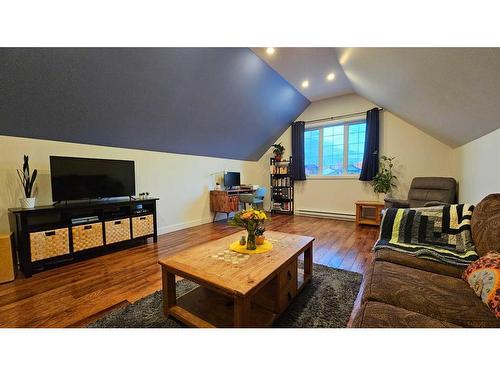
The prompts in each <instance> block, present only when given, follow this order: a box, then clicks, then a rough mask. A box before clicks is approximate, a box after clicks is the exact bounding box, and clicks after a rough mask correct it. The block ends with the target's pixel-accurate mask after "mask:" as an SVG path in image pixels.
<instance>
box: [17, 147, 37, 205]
mask: <svg viewBox="0 0 500 375" xmlns="http://www.w3.org/2000/svg"><path fill="white" fill-rule="evenodd" d="M37 174H38V171H37V170H36V169H35V170H33V173H32V174H31V175H30V165H29V157H28V155H24V162H23V170H22V171H21V170H19V169H17V176H18V177H19V181H21V185H22V187H23V191H24V198H21V199H20V201H21V207H22V208H33V207H35V198H34V197H32V194H33V185H34V184H35V180H36V176H37Z"/></svg>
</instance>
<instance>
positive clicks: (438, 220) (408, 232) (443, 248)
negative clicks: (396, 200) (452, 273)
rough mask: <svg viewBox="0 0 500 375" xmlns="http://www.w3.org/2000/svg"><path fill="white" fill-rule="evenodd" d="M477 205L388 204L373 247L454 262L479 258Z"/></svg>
mask: <svg viewBox="0 0 500 375" xmlns="http://www.w3.org/2000/svg"><path fill="white" fill-rule="evenodd" d="M473 210H474V206H472V205H469V204H458V205H457V204H454V205H450V206H437V207H425V208H389V209H387V210H386V212H385V215H384V217H383V219H382V224H381V228H380V237H379V239H378V241H377V243H376V244H375V246H374V247H373V249H374V250H378V249H387V248H389V249H392V250H395V251H400V252H403V253H407V254H411V255H414V256H417V257H419V258H426V259H431V260H435V261H438V262H441V263H448V264H453V265H460V266H464V265H468V264H470V263H471V262H472V261H474V260H476V259H478V258H479V257H478V255H477V253H476V250H475V248H474V243H473V242H472V235H471V226H470V221H471V217H472V211H473Z"/></svg>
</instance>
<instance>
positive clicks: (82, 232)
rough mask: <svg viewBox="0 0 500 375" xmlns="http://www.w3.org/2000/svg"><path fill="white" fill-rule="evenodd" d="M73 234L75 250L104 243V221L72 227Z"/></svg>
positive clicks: (90, 247)
mask: <svg viewBox="0 0 500 375" xmlns="http://www.w3.org/2000/svg"><path fill="white" fill-rule="evenodd" d="M71 231H72V234H73V251H75V252H76V251H82V250H86V249H92V248H93V247H98V246H102V245H104V239H103V236H102V223H92V224H86V225H78V226H76V227H73V228H72V229H71Z"/></svg>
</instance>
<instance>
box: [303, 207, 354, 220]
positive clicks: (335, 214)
mask: <svg viewBox="0 0 500 375" xmlns="http://www.w3.org/2000/svg"><path fill="white" fill-rule="evenodd" d="M295 215H302V216H315V217H324V218H328V219H337V220H346V221H354V220H355V219H356V215H354V214H346V213H343V212H331V211H318V210H305V209H300V210H295Z"/></svg>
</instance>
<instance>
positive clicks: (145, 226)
mask: <svg viewBox="0 0 500 375" xmlns="http://www.w3.org/2000/svg"><path fill="white" fill-rule="evenodd" d="M153 233H154V225H153V215H146V216H138V217H133V218H132V236H133V237H134V238H137V237H142V236H147V235H148V234H153Z"/></svg>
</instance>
